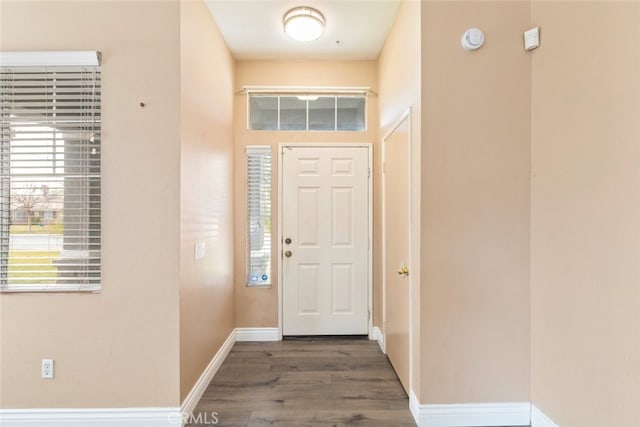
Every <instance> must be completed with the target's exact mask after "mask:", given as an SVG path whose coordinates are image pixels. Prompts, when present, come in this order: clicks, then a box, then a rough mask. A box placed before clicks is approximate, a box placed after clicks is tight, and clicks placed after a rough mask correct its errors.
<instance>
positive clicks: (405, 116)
mask: <svg viewBox="0 0 640 427" xmlns="http://www.w3.org/2000/svg"><path fill="white" fill-rule="evenodd" d="M405 119H406V120H407V124H408V127H409V141H408V147H407V151H408V154H407V173H408V183H409V188H408V189H407V191H408V194H409V197H408V201H409V206H408V211H409V217H408V218H407V220H408V221H409V224H408V226H409V228H408V234H409V236H408V237H409V239H408V245H409V248H408V253H409V255H408V257H409V260H408V263H409V272H410V273H409V276H408V277H407V279H408V280H409V292H408V294H409V298H408V301H407V305H408V306H409V313H408V314H409V390H410V391H411V392H413V308H412V306H413V304H411V296H412V295H413V275H412V274H411V271H413V270H414V269H413V250H412V249H413V215H412V210H413V202H412V194H413V167H412V162H411V159H412V157H413V141H412V134H411V132H412V124H411V107H409V108H407V109H406V110H405V112H404V113H402V115H401V116H400V117H399V118H398V119H397V120H396V121H395V123H394V124H393V126H392V127H391V128H390V129H389V131H388V132H387V133H386V134H385V135H384V137H383V138H382V140H381V144H380V145H381V156H380V170H381V172H382V173H381V176H382V179H381V193H380V194H381V200H382V206H381V210H382V215H381V219H382V224H381V225H382V239H381V241H382V248H381V250H382V331H381V333H382V335H383V337H384V339H383V341H382V344H383V346H382V347H383V348H382V351H383V353H385V354H387V336H386V334H387V331H386V329H387V301H386V300H387V293H386V292H387V279H386V277H387V276H386V274H387V268H386V264H387V258H386V246H385V243H384V242H386V235H387V234H386V233H387V230H386V219H387V218H386V209H385V206H386V191H387V190H386V179H385V176H384V173H385V171H384V168H385V159H386V157H385V156H386V149H385V147H386V145H385V142H386V140H387V139H389V137H390V136H391V135H392V134H393V133H394V132H395V131H396V130H397V129H398V128H399V127H400V125H402V123H403V122H404V120H405Z"/></svg>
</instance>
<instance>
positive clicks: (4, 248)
mask: <svg viewBox="0 0 640 427" xmlns="http://www.w3.org/2000/svg"><path fill="white" fill-rule="evenodd" d="M65 64H66V63H65ZM100 82H101V80H100V67H99V66H98V65H89V66H84V65H63V66H14V65H8V64H7V62H6V61H0V95H1V101H0V119H1V122H0V127H1V129H0V131H1V135H2V138H1V142H0V144H1V145H0V181H1V187H0V218H1V220H2V222H1V223H0V290H2V291H79V290H98V289H99V288H100V283H101V213H100V212H101V191H100V183H101V170H100V136H101V134H100V125H101V115H100V110H101V105H100V103H101V99H100V93H101V86H100Z"/></svg>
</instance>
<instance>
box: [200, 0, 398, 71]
mask: <svg viewBox="0 0 640 427" xmlns="http://www.w3.org/2000/svg"><path fill="white" fill-rule="evenodd" d="M206 3H207V6H208V7H209V10H210V11H211V14H212V15H213V18H214V19H215V21H216V24H217V25H218V28H219V29H220V32H221V33H222V36H223V37H224V39H225V41H226V43H227V45H228V46H229V49H231V52H232V53H233V56H234V57H235V58H236V59H238V60H249V59H352V60H371V59H376V58H377V57H378V54H379V53H380V51H381V50H382V46H383V44H384V41H385V39H386V37H387V34H388V33H389V30H390V29H391V25H392V24H393V21H394V20H395V16H396V11H397V8H398V3H399V1H398V0H342V1H340V0H310V1H306V0H300V1H290V0H261V1H248V0H247V1H245V0H225V1H221V0H206ZM296 6H310V7H314V8H316V9H318V10H319V11H320V12H322V14H323V15H324V17H325V19H326V22H327V23H326V28H325V31H324V34H323V35H322V36H321V37H320V38H319V39H318V40H315V41H312V42H308V43H302V42H297V41H295V40H292V39H290V38H289V37H288V36H287V35H286V34H284V32H283V30H282V17H283V16H284V14H285V13H286V12H287V11H288V10H289V9H291V8H293V7H296Z"/></svg>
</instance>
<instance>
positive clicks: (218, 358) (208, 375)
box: [180, 330, 236, 414]
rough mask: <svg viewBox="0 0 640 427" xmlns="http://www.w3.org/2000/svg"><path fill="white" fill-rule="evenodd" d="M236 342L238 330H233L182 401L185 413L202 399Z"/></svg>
mask: <svg viewBox="0 0 640 427" xmlns="http://www.w3.org/2000/svg"><path fill="white" fill-rule="evenodd" d="M235 342H236V331H235V330H233V331H231V333H230V334H229V336H228V337H227V339H226V340H225V341H224V343H223V344H222V345H221V346H220V349H218V351H217V352H216V354H215V355H214V356H213V358H212V359H211V362H209V365H207V367H206V368H205V370H204V372H202V375H200V378H198V381H196V383H195V384H194V385H193V387H192V388H191V391H190V392H189V394H187V397H186V398H185V399H184V402H182V405H181V406H180V410H181V411H182V412H183V413H186V414H190V413H192V412H193V410H194V409H195V408H196V405H197V404H198V402H199V401H200V398H201V397H202V395H203V394H204V391H205V390H206V389H207V387H208V386H209V383H210V382H211V379H213V376H214V375H215V374H216V372H218V369H220V366H221V365H222V362H224V360H225V359H226V358H227V356H228V355H229V352H230V351H231V348H232V347H233V344H234V343H235Z"/></svg>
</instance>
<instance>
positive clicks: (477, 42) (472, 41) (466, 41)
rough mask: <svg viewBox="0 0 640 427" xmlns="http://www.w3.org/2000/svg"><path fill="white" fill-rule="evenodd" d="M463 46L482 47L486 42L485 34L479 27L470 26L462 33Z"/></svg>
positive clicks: (466, 48)
mask: <svg viewBox="0 0 640 427" xmlns="http://www.w3.org/2000/svg"><path fill="white" fill-rule="evenodd" d="M461 42H462V47H463V48H464V50H476V49H480V46H482V45H483V44H484V34H482V31H480V30H479V29H477V28H469V29H468V30H467V31H465V32H464V34H463V35H462V40H461Z"/></svg>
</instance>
